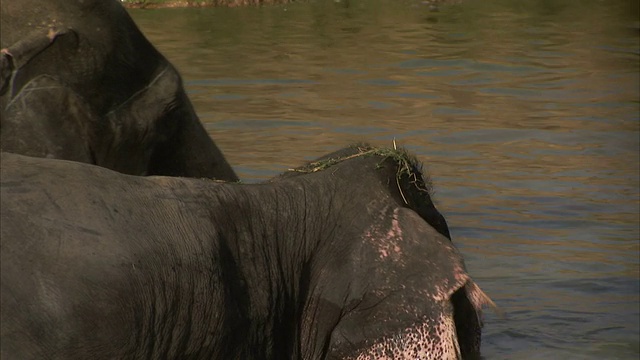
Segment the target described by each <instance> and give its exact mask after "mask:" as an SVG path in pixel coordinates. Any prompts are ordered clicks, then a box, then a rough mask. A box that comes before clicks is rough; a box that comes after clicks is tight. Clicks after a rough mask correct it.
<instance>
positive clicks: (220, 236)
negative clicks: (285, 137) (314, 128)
mask: <svg viewBox="0 0 640 360" xmlns="http://www.w3.org/2000/svg"><path fill="white" fill-rule="evenodd" d="M342 154H343V156H342V160H341V161H339V162H335V163H334V164H332V165H331V166H328V167H326V168H324V169H321V168H320V167H317V168H314V167H313V166H314V164H311V166H304V167H301V168H299V169H297V171H292V172H290V173H288V174H287V175H284V176H281V177H278V178H275V179H273V180H272V181H270V182H266V183H262V184H249V185H245V184H237V183H221V182H214V181H210V180H203V179H188V178H176V177H162V176H151V177H136V176H129V175H124V174H119V173H117V172H113V171H111V170H108V169H104V168H101V167H97V166H93V165H87V164H82V163H78V162H70V161H62V160H55V159H40V158H33V157H25V156H21V155H15V154H6V153H5V154H3V155H2V159H1V160H2V161H1V163H0V164H1V186H0V188H1V191H2V193H1V196H0V200H1V202H2V203H1V204H2V206H1V207H0V209H1V212H2V213H1V221H2V227H1V229H0V230H1V249H2V254H1V256H2V258H1V262H0V265H1V267H2V268H1V272H0V275H1V289H0V290H1V292H0V294H1V297H2V303H1V309H0V310H1V312H0V315H1V316H2V319H1V321H0V327H1V341H2V343H1V344H0V345H1V346H0V349H1V351H2V358H3V359H5V358H6V359H33V358H49V359H87V358H92V359H114V358H117V359H139V358H149V359H155V358H180V359H356V358H358V359H390V358H395V359H398V358H400V359H402V358H405V359H411V358H424V359H456V358H460V357H463V358H473V357H477V356H478V355H479V348H480V329H481V326H482V324H481V320H480V319H481V318H480V313H481V307H482V305H483V304H490V303H491V301H490V300H489V298H488V297H486V295H484V294H483V293H482V291H481V290H480V289H479V288H478V286H477V285H476V284H475V283H474V282H473V281H472V280H471V278H470V276H469V275H468V273H467V271H466V270H465V266H464V261H463V259H462V256H461V255H460V253H459V252H458V251H457V249H456V248H455V247H454V245H453V244H452V242H451V241H450V240H449V238H447V236H445V235H444V234H443V233H444V232H445V231H444V226H446V223H444V222H443V221H444V218H442V216H441V215H440V214H439V213H438V212H437V210H436V209H435V208H433V204H432V202H431V199H430V195H429V192H428V188H427V187H425V186H424V185H425V184H427V183H428V181H425V178H424V177H423V175H422V174H421V173H420V172H418V171H417V169H416V164H415V163H413V162H410V164H411V165H410V168H412V169H413V170H411V171H410V172H399V171H398V169H403V168H405V165H406V163H405V164H404V165H402V164H401V163H400V162H398V161H396V159H394V158H393V157H388V156H383V155H380V154H379V153H376V152H372V151H370V150H366V151H363V150H362V148H351V149H349V150H345V152H342ZM344 154H347V155H346V156H344ZM348 154H350V155H348ZM412 186H414V187H416V191H415V192H413V193H411V192H409V191H407V189H409V188H410V187H412ZM425 190H426V191H425ZM408 197H410V198H408ZM415 204H421V206H415ZM425 209H428V210H427V211H425ZM436 214H437V215H436ZM438 228H439V230H438ZM447 234H448V230H447Z"/></svg>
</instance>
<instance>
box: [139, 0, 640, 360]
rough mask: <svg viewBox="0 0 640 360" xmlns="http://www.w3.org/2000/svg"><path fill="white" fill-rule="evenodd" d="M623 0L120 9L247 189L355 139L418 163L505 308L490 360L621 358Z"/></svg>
mask: <svg viewBox="0 0 640 360" xmlns="http://www.w3.org/2000/svg"><path fill="white" fill-rule="evenodd" d="M638 8H639V4H638V2H637V1H595V0H594V1H589V0H584V1H579V0H575V1H570V0H567V1H563V0H554V1H542V0H535V1H534V0H531V1H527V0H504V1H480V0H467V1H460V2H459V3H456V4H452V5H447V6H441V7H440V8H439V9H438V11H434V10H433V9H431V8H430V7H429V6H428V5H426V4H423V3H422V2H420V1H417V0H396V1H392V0H378V1H375V0H368V1H367V0H360V1H357V0H356V1H346V0H341V1H338V2H336V1H329V0H322V1H321V0H317V1H310V2H303V3H296V4H292V5H287V6H273V7H264V8H235V9H217V8H216V9H166V10H152V11H150V10H136V11H131V13H132V15H133V17H134V19H135V20H136V22H137V23H138V24H139V26H140V27H141V28H142V30H143V31H144V33H145V34H146V35H147V36H148V37H149V38H150V40H151V41H152V42H153V43H154V44H156V46H157V47H158V48H159V49H160V50H161V51H162V52H163V53H164V54H165V55H166V56H167V57H168V58H169V59H170V60H171V61H172V62H173V63H174V64H175V65H176V66H177V68H178V69H179V70H180V71H181V73H182V75H183V76H184V79H185V82H186V88H187V90H188V92H189V94H190V97H191V98H192V100H193V102H194V105H195V106H196V110H197V111H198V113H199V115H200V117H201V119H202V121H203V122H204V123H205V125H206V127H207V129H208V130H209V131H210V132H211V134H212V136H213V137H214V138H215V140H216V142H217V144H218V145H219V146H220V147H221V148H222V150H223V151H224V152H225V154H226V155H227V158H228V160H229V161H230V163H231V164H233V165H234V166H235V168H236V169H237V171H238V173H239V175H240V176H241V178H243V180H245V181H247V182H255V181H258V180H262V179H266V178H268V177H270V176H273V175H275V174H277V173H279V172H281V171H284V170H286V169H287V168H289V167H292V166H295V165H298V164H301V163H302V162H303V161H305V160H308V159H312V158H315V157H317V156H320V155H322V154H325V153H327V152H329V151H332V150H335V149H337V148H340V147H342V146H344V145H346V144H348V143H351V142H354V141H363V140H366V141H370V142H372V143H374V144H377V145H387V146H390V145H391V144H392V141H393V139H394V138H395V139H396V142H397V143H398V144H400V145H403V146H405V147H407V148H409V149H410V150H411V151H413V152H415V153H416V154H417V155H418V156H419V158H420V159H421V160H422V161H424V164H425V169H426V170H427V171H428V172H429V173H431V176H432V178H433V180H434V183H435V186H436V202H437V204H438V207H439V209H440V210H441V211H442V212H443V213H444V215H445V216H446V218H447V219H448V221H449V224H450V226H451V230H452V234H453V237H454V242H455V243H456V244H457V246H458V247H459V248H460V249H461V251H462V252H463V253H464V255H465V258H466V261H467V266H468V268H469V271H470V273H471V274H472V275H473V276H474V278H475V279H476V280H477V281H478V283H479V284H480V285H481V286H482V287H483V288H484V290H485V291H486V292H487V293H488V294H490V295H491V296H492V298H493V299H494V300H495V301H496V303H498V305H499V306H500V307H501V308H502V310H503V311H504V312H505V313H506V316H505V317H504V318H502V317H499V316H497V315H495V314H493V313H490V312H489V313H487V314H486V316H485V323H486V326H485V332H484V339H483V355H484V357H485V358H486V359H558V358H566V359H604V358H606V359H637V358H638V356H639V354H640V350H639V348H640V341H639V336H640V320H639V317H640V310H639V300H640V299H639V292H640V286H639V279H640V275H639V272H640V266H639V238H640V234H639V212H640V198H639V187H640V183H639V182H640V180H639V173H640V169H639V162H640V160H639V147H640V145H639V139H640V132H639V124H640V116H639V113H640V102H639V98H640V94H639V91H640V90H639V89H640V70H639V68H640V64H639V59H640V44H639V39H640V35H639V34H640V23H639V9H638Z"/></svg>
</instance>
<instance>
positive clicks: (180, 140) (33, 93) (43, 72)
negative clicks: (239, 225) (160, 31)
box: [0, 0, 237, 181]
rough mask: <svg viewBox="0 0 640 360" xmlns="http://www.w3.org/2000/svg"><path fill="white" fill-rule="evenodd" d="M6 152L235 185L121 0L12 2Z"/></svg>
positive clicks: (1, 95) (7, 31)
mask: <svg viewBox="0 0 640 360" xmlns="http://www.w3.org/2000/svg"><path fill="white" fill-rule="evenodd" d="M0 6H1V10H2V12H1V15H0V23H1V24H0V25H1V28H2V32H1V35H0V45H1V48H2V53H1V54H0V105H1V108H0V115H1V117H0V147H1V148H2V151H6V152H13V153H19V154H23V155H29V156H36V157H48V158H58V159H65V160H74V161H81V162H86V163H91V164H96V165H99V166H102V167H107V168H110V169H113V170H116V171H119V172H123V173H127V174H133V175H154V174H155V175H172V176H188V177H207V178H216V179H221V180H229V181H234V180H237V176H236V174H235V173H234V172H233V170H232V168H231V166H229V164H228V163H227V161H226V160H225V158H224V156H223V155H222V153H221V151H220V150H219V149H218V147H217V146H216V145H215V143H214V142H213V140H212V139H211V138H210V137H209V135H208V134H207V132H206V130H205V129H204V127H203V126H202V124H201V123H200V120H199V119H198V117H197V115H196V114H195V112H194V109H193V106H192V104H191V102H190V101H189V99H188V97H187V95H186V93H185V91H184V88H183V85H182V79H181V77H180V75H179V74H178V72H177V71H176V69H175V68H174V67H173V66H172V65H171V64H170V63H169V62H168V61H167V59H165V58H164V57H163V56H162V55H161V54H160V53H159V52H158V51H157V50H156V49H155V48H154V47H153V46H152V45H151V44H150V43H149V42H148V41H147V39H146V38H145V37H144V35H143V34H142V33H141V32H140V30H139V29H138V28H137V27H136V25H135V24H134V22H133V20H132V19H131V18H130V17H129V15H128V14H127V12H126V11H125V9H124V8H123V7H122V5H121V4H120V2H119V1H112V0H108V1H104V0H52V1H44V0H6V1H2V3H1V5H0Z"/></svg>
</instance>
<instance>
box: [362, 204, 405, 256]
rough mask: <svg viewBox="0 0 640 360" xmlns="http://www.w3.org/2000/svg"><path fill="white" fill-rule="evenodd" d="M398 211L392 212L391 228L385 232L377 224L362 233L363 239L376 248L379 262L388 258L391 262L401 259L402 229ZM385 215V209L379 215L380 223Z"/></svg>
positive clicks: (397, 209)
mask: <svg viewBox="0 0 640 360" xmlns="http://www.w3.org/2000/svg"><path fill="white" fill-rule="evenodd" d="M399 210H400V209H399V208H396V209H394V210H393V218H392V219H391V228H389V229H388V230H386V231H385V230H383V229H381V226H380V225H379V224H374V225H372V226H371V227H370V228H369V229H368V230H367V231H366V232H365V233H364V236H363V238H364V239H365V240H366V241H369V242H371V243H373V245H374V246H375V247H376V248H377V251H378V254H379V259H380V260H386V259H387V258H389V257H390V258H391V259H392V260H394V261H397V260H400V258H401V257H402V247H401V246H400V244H401V243H402V229H401V228H400V222H399V221H398V211H399ZM387 214H388V212H387V209H384V210H383V211H382V213H381V214H380V221H381V222H382V221H384V220H386V218H387V216H388V215H387Z"/></svg>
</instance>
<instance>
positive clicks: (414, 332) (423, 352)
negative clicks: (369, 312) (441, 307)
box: [350, 312, 461, 360]
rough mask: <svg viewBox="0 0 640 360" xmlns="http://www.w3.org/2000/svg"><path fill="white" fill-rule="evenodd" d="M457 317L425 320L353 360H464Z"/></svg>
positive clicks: (443, 316)
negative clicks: (458, 334) (457, 329)
mask: <svg viewBox="0 0 640 360" xmlns="http://www.w3.org/2000/svg"><path fill="white" fill-rule="evenodd" d="M460 357H461V355H460V346H459V344H458V337H457V335H456V329H455V323H454V321H453V313H451V312H448V313H443V314H441V315H440V316H439V317H437V318H436V319H425V320H424V321H423V322H422V323H419V324H416V325H415V326H411V327H408V328H406V329H405V330H403V331H402V332H401V333H400V334H398V335H396V336H389V337H385V338H383V339H380V340H379V341H377V342H376V343H375V344H373V345H372V346H371V347H369V348H368V349H366V350H364V351H363V352H361V353H360V354H358V356H357V357H355V358H350V360H352V359H355V360H393V359H422V360H436V359H439V360H450V359H460Z"/></svg>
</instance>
